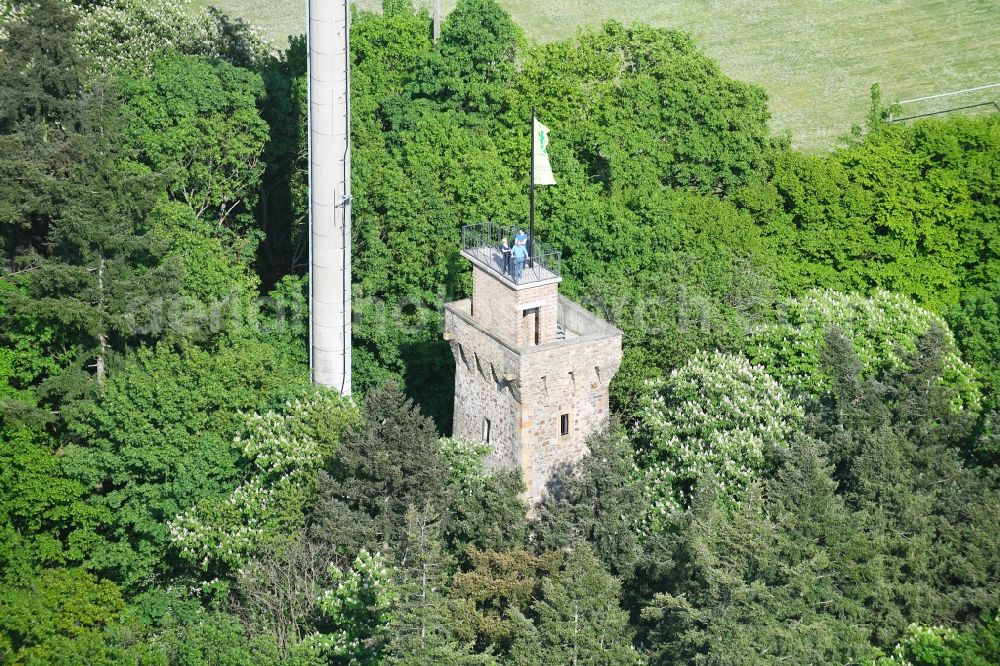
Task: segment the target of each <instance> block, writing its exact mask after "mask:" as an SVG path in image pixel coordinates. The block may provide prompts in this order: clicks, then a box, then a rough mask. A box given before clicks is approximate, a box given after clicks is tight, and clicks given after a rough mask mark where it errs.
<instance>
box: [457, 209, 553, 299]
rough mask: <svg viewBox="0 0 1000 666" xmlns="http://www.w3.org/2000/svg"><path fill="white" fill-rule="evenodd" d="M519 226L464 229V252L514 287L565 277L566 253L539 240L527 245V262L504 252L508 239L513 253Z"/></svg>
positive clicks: (486, 225) (488, 224)
mask: <svg viewBox="0 0 1000 666" xmlns="http://www.w3.org/2000/svg"><path fill="white" fill-rule="evenodd" d="M518 229H519V227H516V226H511V225H505V224H499V223H497V222H483V223H482V224H468V225H466V226H464V227H462V252H463V253H464V254H466V255H469V256H470V257H471V258H474V259H475V260H477V261H479V262H480V263H482V264H485V265H486V266H487V267H488V268H491V269H493V271H494V272H496V273H497V274H499V275H500V276H501V277H502V278H504V279H506V280H508V281H509V282H512V283H514V284H529V283H532V282H541V281H542V280H550V279H553V278H558V277H560V276H561V273H560V271H561V270H562V252H560V251H559V250H553V249H552V248H551V247H550V246H548V245H546V244H545V243H542V242H541V241H539V240H538V239H537V238H536V239H534V242H533V243H532V242H530V240H531V239H529V241H528V242H527V244H526V246H527V247H526V249H527V248H531V249H530V250H529V256H528V257H527V259H525V260H522V261H518V260H517V259H515V258H514V257H513V256H512V254H513V253H511V254H506V253H504V252H502V251H501V249H500V248H501V247H502V246H503V239H504V238H506V239H507V242H508V245H509V247H510V248H511V250H512V251H513V248H514V244H515V238H516V236H517V233H518Z"/></svg>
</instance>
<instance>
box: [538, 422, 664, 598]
mask: <svg viewBox="0 0 1000 666" xmlns="http://www.w3.org/2000/svg"><path fill="white" fill-rule="evenodd" d="M587 447H588V448H589V449H590V454H589V455H587V456H586V457H584V458H583V459H581V460H579V461H578V462H577V463H576V464H574V465H572V466H571V467H570V468H568V469H566V470H565V471H564V472H563V473H560V474H558V475H557V476H556V477H555V478H554V479H553V480H552V481H551V482H550V484H549V488H548V492H547V494H546V495H545V497H544V498H543V499H542V502H541V503H540V504H539V505H538V507H537V508H536V509H535V519H534V521H533V522H532V525H531V528H532V533H533V539H534V541H535V543H536V544H537V547H538V548H540V549H556V548H567V547H570V546H573V545H574V544H576V543H577V542H578V541H580V540H584V541H586V542H587V543H589V544H590V546H591V548H593V549H594V553H595V554H596V555H597V557H598V558H600V560H601V561H602V562H603V563H604V565H605V566H606V567H608V568H609V570H610V571H611V573H612V574H614V575H616V576H620V577H622V578H623V579H625V580H628V579H629V578H631V577H632V574H633V572H634V570H635V568H636V567H637V566H638V565H639V563H640V561H642V560H643V559H644V555H646V554H648V553H646V552H645V551H644V549H643V542H642V532H643V529H642V527H643V526H642V516H643V515H644V514H645V511H646V503H647V499H646V497H645V495H644V493H643V490H644V488H643V485H642V483H641V482H640V480H639V479H638V478H637V477H636V474H635V460H634V455H633V453H632V445H631V443H630V442H629V441H628V439H626V438H625V435H624V433H623V432H622V431H621V429H620V428H619V426H618V425H617V424H616V423H609V424H607V425H606V426H605V428H604V429H603V430H600V431H598V432H596V433H594V434H593V435H591V436H590V437H589V438H588V439H587Z"/></svg>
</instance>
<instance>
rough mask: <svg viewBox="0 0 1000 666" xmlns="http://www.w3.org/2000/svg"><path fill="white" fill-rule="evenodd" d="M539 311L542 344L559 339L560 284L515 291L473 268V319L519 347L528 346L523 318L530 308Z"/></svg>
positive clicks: (477, 267) (490, 275) (506, 283)
mask: <svg viewBox="0 0 1000 666" xmlns="http://www.w3.org/2000/svg"><path fill="white" fill-rule="evenodd" d="M535 307H537V308H539V331H540V336H539V337H540V344H545V343H546V342H551V341H552V340H555V339H556V333H557V326H556V321H557V318H558V316H559V285H558V283H556V282H552V283H549V284H543V285H540V286H532V287H520V288H515V286H514V285H512V284H510V283H508V282H507V281H506V280H502V279H500V278H498V277H496V276H494V275H493V274H491V273H489V272H488V271H485V270H483V269H482V268H480V267H479V266H476V265H475V264H473V265H472V316H473V317H474V318H475V319H476V320H477V321H479V322H480V323H481V324H482V325H483V327H484V328H486V329H488V330H490V331H493V332H494V333H495V334H497V335H499V336H500V337H502V338H504V339H505V340H508V341H509V342H511V343H512V344H515V345H524V344H528V343H529V342H530V341H529V340H526V339H525V338H524V334H523V328H522V325H521V318H522V316H523V312H524V310H526V309H530V308H535Z"/></svg>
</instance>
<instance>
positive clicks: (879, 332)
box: [748, 289, 980, 410]
mask: <svg viewBox="0 0 1000 666" xmlns="http://www.w3.org/2000/svg"><path fill="white" fill-rule="evenodd" d="M782 320H783V321H781V322H779V323H775V324H769V325H765V326H762V327H760V328H759V329H757V330H756V331H755V332H754V334H753V336H752V338H751V340H750V344H749V345H748V353H749V355H750V358H751V359H752V360H753V361H754V362H756V363H760V364H761V365H763V366H764V367H765V368H766V369H767V371H768V372H769V373H770V374H771V375H772V376H773V377H774V378H775V379H777V380H778V381H779V382H781V384H782V385H783V386H784V387H785V388H787V389H789V390H790V391H792V392H793V393H795V394H798V395H803V396H821V395H823V394H824V393H825V392H826V391H828V390H829V388H830V377H829V376H828V374H827V373H826V372H825V370H824V368H823V367H822V363H821V354H822V350H823V348H824V345H825V344H826V343H825V340H826V332H827V331H828V330H829V329H830V328H831V327H833V326H835V327H837V328H839V329H840V330H841V332H843V333H844V335H846V336H847V337H848V339H850V340H851V341H852V343H853V344H854V350H855V351H856V352H857V354H858V358H859V359H860V361H861V364H862V368H863V373H864V375H865V376H867V377H878V376H880V375H881V374H882V373H884V372H885V371H887V370H893V369H899V368H901V366H902V365H903V361H902V357H903V355H905V354H907V353H913V352H914V351H916V349H917V340H918V339H919V338H920V336H922V335H923V334H925V333H926V332H927V331H928V330H929V329H930V328H931V327H932V326H935V327H938V328H940V329H941V330H942V331H944V333H945V343H946V347H947V349H946V352H945V356H944V367H945V370H944V373H943V376H942V377H941V381H942V382H945V383H947V384H950V385H952V386H953V387H954V388H955V389H956V397H955V403H954V405H953V406H954V407H955V408H956V409H963V408H968V409H973V410H977V409H978V408H979V403H980V392H979V388H978V385H977V381H976V378H975V371H974V370H973V368H972V367H971V366H969V365H968V364H967V363H965V362H964V361H963V360H962V358H961V356H960V355H959V352H958V348H957V347H956V345H955V338H954V336H953V335H952V333H951V331H950V330H949V329H948V325H947V323H946V322H945V320H944V318H942V317H941V316H940V315H938V314H935V313H933V312H931V311H930V310H926V309H924V308H922V307H920V306H919V305H917V304H916V303H914V302H913V301H912V300H910V299H909V298H907V297H906V296H903V295H902V294H895V293H892V292H888V291H877V292H875V293H873V294H872V295H871V296H862V295H859V294H852V293H843V292H839V291H834V290H832V289H815V290H812V291H809V292H807V293H806V294H804V295H802V296H800V297H798V298H792V299H789V300H787V301H786V302H785V304H784V308H783V316H782Z"/></svg>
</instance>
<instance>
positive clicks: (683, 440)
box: [635, 352, 804, 529]
mask: <svg viewBox="0 0 1000 666" xmlns="http://www.w3.org/2000/svg"><path fill="white" fill-rule="evenodd" d="M803 416H804V413H803V409H802V407H801V406H800V405H799V404H798V403H797V402H796V400H795V399H794V398H793V397H792V396H791V395H790V394H789V393H788V391H786V390H785V389H784V388H782V387H781V385H780V384H778V382H776V381H775V380H774V378H772V377H771V376H770V375H768V374H767V372H765V371H764V369H763V368H762V367H760V366H756V365H752V364H751V363H750V362H749V361H748V360H747V359H746V358H744V357H742V356H735V355H731V354H724V353H721V352H699V353H697V354H695V356H694V357H692V358H691V359H690V360H689V361H688V362H687V363H685V364H684V365H683V366H681V367H680V368H677V369H675V370H674V371H673V372H672V373H671V374H670V376H669V377H666V378H664V379H660V380H655V381H653V382H650V383H649V384H648V385H647V391H646V392H645V394H644V395H643V396H642V398H641V408H640V413H639V416H638V418H637V421H636V424H635V430H636V433H635V434H636V436H637V440H638V442H639V446H640V451H639V456H638V462H639V467H640V468H641V469H640V473H641V474H642V475H643V476H644V478H645V482H646V492H647V496H648V502H649V509H648V510H649V516H648V517H649V522H650V527H651V528H652V529H657V528H661V527H662V526H663V523H664V520H665V519H666V518H667V516H669V515H670V514H672V513H674V512H678V511H683V510H685V509H686V508H687V507H688V506H689V505H690V501H691V496H692V493H693V491H694V488H695V486H696V484H697V483H699V482H700V481H708V480H709V479H711V481H712V482H713V483H717V484H718V489H719V497H720V498H721V499H722V500H723V501H732V502H739V501H740V500H741V499H742V497H743V496H744V494H745V492H746V489H747V487H748V486H749V484H750V483H751V482H753V481H754V480H756V479H758V478H759V476H760V473H761V471H762V470H763V469H764V466H765V464H766V455H765V454H766V452H767V451H768V449H769V448H770V447H786V446H787V445H788V442H789V441H790V440H791V439H792V437H793V435H794V434H795V432H796V430H797V429H798V427H799V424H800V422H801V420H802V418H803Z"/></svg>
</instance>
